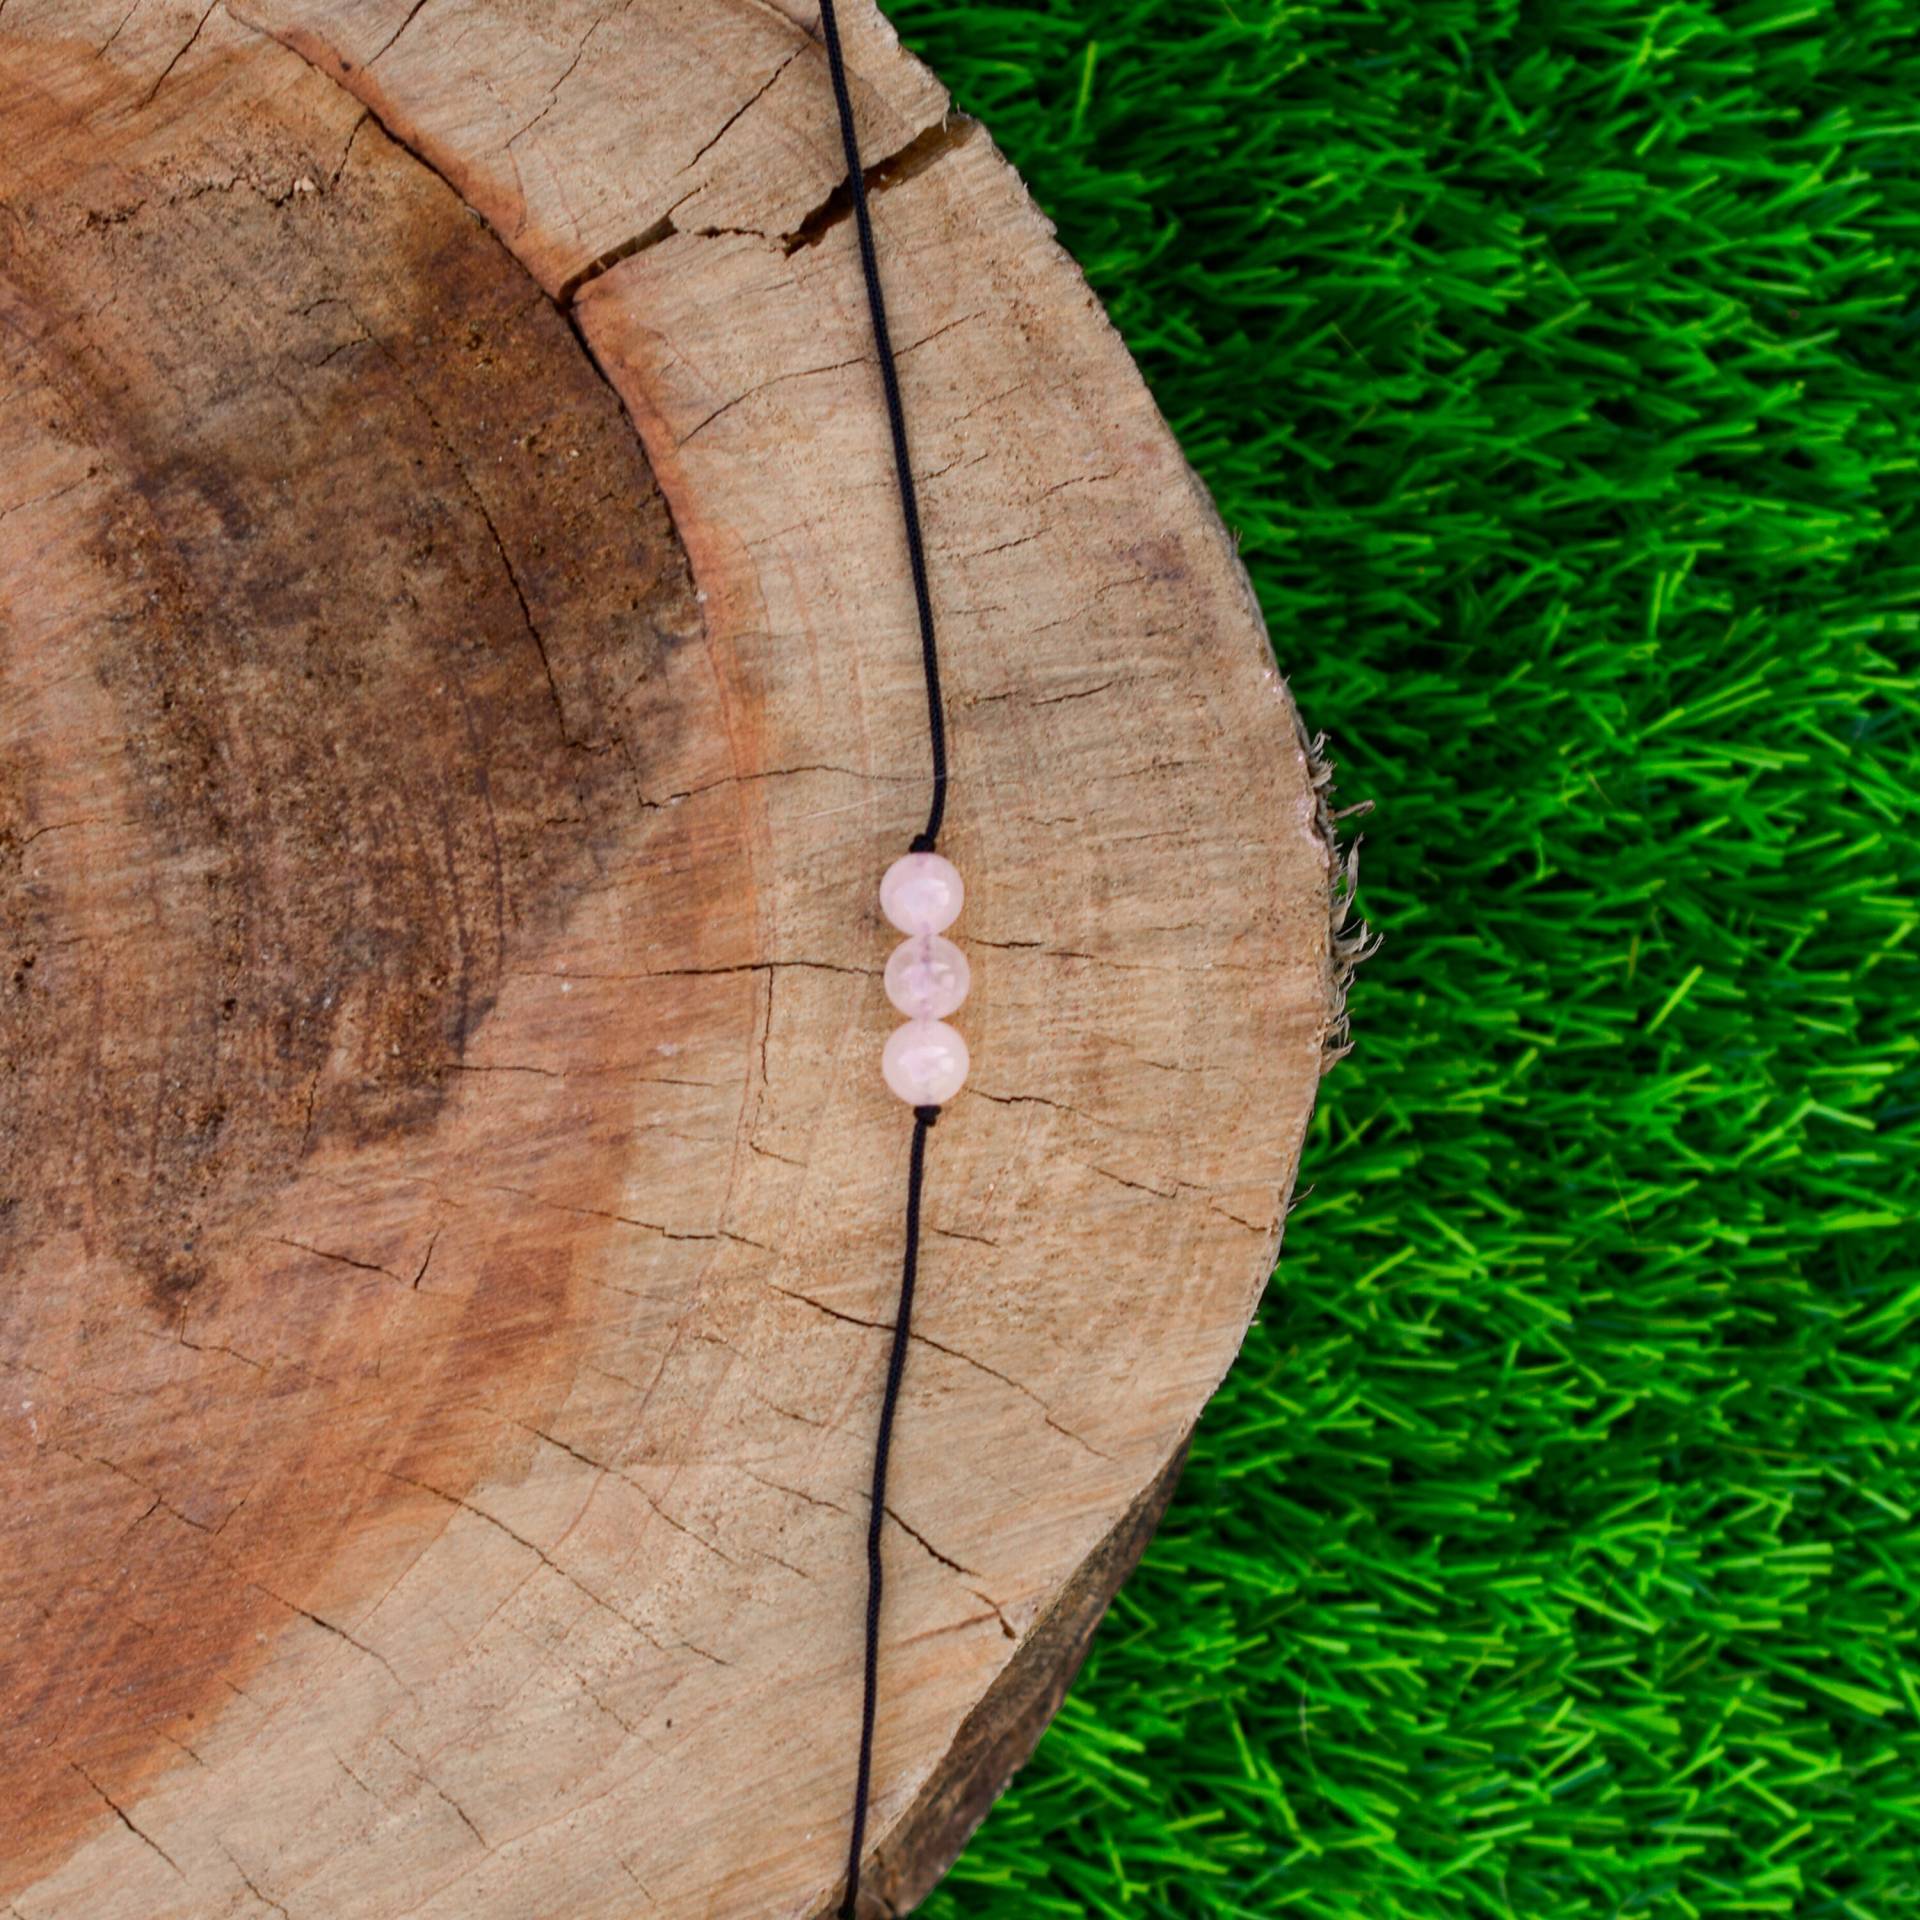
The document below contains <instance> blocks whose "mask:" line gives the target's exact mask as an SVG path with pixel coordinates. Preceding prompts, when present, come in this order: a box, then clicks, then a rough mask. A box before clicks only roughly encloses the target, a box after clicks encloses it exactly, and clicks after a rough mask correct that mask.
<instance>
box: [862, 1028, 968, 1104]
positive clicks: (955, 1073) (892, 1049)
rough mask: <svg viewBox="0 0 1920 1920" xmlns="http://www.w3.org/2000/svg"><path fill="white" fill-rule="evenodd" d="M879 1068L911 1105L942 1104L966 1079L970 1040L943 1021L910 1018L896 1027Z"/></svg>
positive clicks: (894, 1088) (890, 1084)
mask: <svg viewBox="0 0 1920 1920" xmlns="http://www.w3.org/2000/svg"><path fill="white" fill-rule="evenodd" d="M880 1071H881V1072H882V1073H884V1074H885V1075H886V1076H887V1085H888V1086H889V1087H891V1088H892V1089H893V1091H894V1092H895V1093H897V1094H898V1095H899V1096H900V1098H901V1099H902V1100H904V1101H905V1102H906V1103H907V1105H908V1106H910V1107H938V1106H942V1105H944V1104H945V1103H946V1102H947V1101H949V1100H951V1099H952V1098H953V1096H954V1095H955V1094H956V1093H958V1092H959V1091H960V1088H961V1086H962V1084H963V1083H964V1082H965V1080H966V1077H967V1043H966V1042H965V1041H964V1040H962V1039H961V1038H960V1036H959V1035H958V1034H957V1033H956V1032H954V1030H953V1029H952V1028H951V1027H950V1026H948V1025H947V1023H946V1022H945V1021H944V1020H909V1021H908V1022H907V1024H906V1025H905V1026H904V1027H896V1028H895V1029H894V1031H893V1037H892V1038H891V1039H890V1040H889V1041H888V1042H887V1044H886V1047H885V1050H884V1051H883V1052H882V1053H881V1055H880Z"/></svg>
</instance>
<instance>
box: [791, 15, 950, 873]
mask: <svg viewBox="0 0 1920 1920" xmlns="http://www.w3.org/2000/svg"><path fill="white" fill-rule="evenodd" d="M820 31H821V33H822V34H823V35H824V37H825V39H826V43H827V71H828V72H829V73H831V74H832V75H833V98H834V103H835V105H837V106H838V107H839V109H840V144H841V146H842V147H843V148H845V150H846V156H847V185H848V189H849V190H850V191H851V193H852V195H853V223H854V225H855V227H857V228H858V229H859V233H860V270H861V272H862V273H864V274H865V275H866V279H867V307H868V309H869V311H870V312H871V313H872V315H873V345H874V351H875V353H876V354H877V355H878V357H879V361H880V384H881V385H882V386H883V387H884V388H885V389H886V395H887V423H888V425H889V426H890V427H891V428H892V429H893V465H894V471H895V473H896V474H897V475H898V477H899V481H900V517H901V518H902V520H904V521H905V523H906V530H907V562H908V565H909V566H910V567H911V568H912V570H913V597H914V600H915V602H916V603H917V604H918V606H919V609H920V664H921V666H922V668H923V669H924V671H925V673H926V677H927V735H928V739H929V741H930V743H931V745H932V748H933V804H932V806H931V807H929V808H928V810H927V824H926V826H925V827H924V828H923V829H922V831H921V832H919V833H918V834H916V835H915V836H914V839H913V843H912V851H913V852H915V853H931V852H932V851H933V849H934V843H935V842H936V841H937V840H938V839H939V838H940V821H941V819H942V817H943V816H944V814H945V813H946V810H947V722H946V715H945V713H944V711H943V710H942V708H941V704H940V650H939V647H938V645H937V644H936V643H935V641H934V637H933V593H932V590H931V589H930V588H929V587H928V585H927V555H926V549H925V547H924V546H923V545H922V543H921V539H920V502H919V499H918V497H917V496H916V494H915V493H914V490H913V465H912V462H911V461H910V460H909V459H908V457H907V413H906V408H905V407H903V406H902V405H901V403H900V375H899V373H898V371H897V370H896V368H895V367H894V364H893V340H892V337H891V335H890V334H889V333H888V331H887V301H886V296H885V295H884V294H883V293H882V292H881V290H880V261H879V258H878V256H877V255H876V254H875V252H874V250H873V221H872V218H871V217H870V216H869V214H868V212H867V176H866V173H865V172H864V170H863V169H862V168H861V165H860V138H859V135H858V134H857V133H855V131H854V126H853V98H852V96H851V95H850V94H849V93H848V91H847V63H846V61H845V60H844V59H843V58H842V57H841V53H840V23H839V21H838V19H836V18H835V15H834V10H833V0H820Z"/></svg>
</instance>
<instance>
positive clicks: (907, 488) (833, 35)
mask: <svg viewBox="0 0 1920 1920" xmlns="http://www.w3.org/2000/svg"><path fill="white" fill-rule="evenodd" d="M820 31H821V35H822V37H823V38H824V39H825V41H826V43H827V71H828V72H829V73H830V74H831V75H832V76H833V98H834V104H835V105H836V106H837V107H838V108H839V110H840V144H841V146H842V148H843V149H844V150H845V152H846V159H847V191H848V192H849V193H850V194H851V195H852V198H853V222H854V226H855V228H856V230H857V231H858V233H859V236H860V270H861V272H862V273H863V274H864V275H865V276H866V282H867V310H868V312H869V313H870V314H871V315H872V316H873V347H874V355H875V357H876V358H877V359H878V361H879V363H880V384H881V386H882V388H883V389H884V390H885V392H886V396H887V424H888V426H889V428H890V429H891V430H892V434H893V467H894V474H895V477H896V478H897V479H898V481H899V483H900V517H901V520H902V522H903V523H904V525H905V528H906V535H907V563H908V565H909V567H910V568H911V569H912V573H913V598H914V603H915V605H916V606H917V607H918V609H919V613H920V664H921V668H922V670H923V671H924V673H925V675H926V681H927V736H928V741H929V744H930V745H931V747H932V750H933V802H932V805H931V806H930V807H929V808H928V809H927V824H926V826H925V827H924V828H923V829H922V830H921V831H920V832H919V833H917V834H915V835H914V837H913V840H912V842H911V844H910V851H912V852H914V853H931V852H932V851H933V850H934V846H935V843H936V842H937V841H938V839H939V837H940V822H941V819H942V817H943V816H944V815H945V813H946V810H947V725H946V715H945V712H944V710H943V709H942V706H941V703H940V650H939V647H938V645H937V643H936V642H935V639H934V631H933V591H932V589H931V588H930V587H929V586H928V585H927V555H926V547H925V545H924V543H923V542H922V540H921V538H920V503H919V499H918V497H917V496H916V495H915V493H914V489H913V462H912V460H911V459H910V457H909V455H908V451H907V410H906V408H905V406H904V405H903V404H902V403H901V399H900V374H899V370H898V368H896V367H895V365H894V361H893V340H892V336H891V335H890V334H889V332H888V330H887V301H886V295H885V294H884V293H883V292H882V290H881V286H880V261H879V256H878V255H877V254H876V253H875V251H874V245H873V220H872V217H871V215H870V214H869V212H868V209H867V176H866V170H865V169H864V168H863V167H862V166H861V164H860V138H859V135H858V133H857V132H856V131H855V130H854V124H853V97H852V95H851V94H850V93H849V92H848V90H847V63H846V60H845V58H844V57H843V56H842V54H841V51H840V22H839V19H838V18H837V16H836V15H835V12H834V4H833V0H820ZM939 1117H940V1109H939V1108H938V1107H915V1108H914V1110H913V1147H912V1151H911V1153H910V1155H909V1158H908V1162H907V1245H906V1256H905V1259H904V1261H903V1263H902V1265H901V1270H900V1304H899V1307H898V1309H897V1310H896V1312H895V1315H894V1322H893V1347H892V1350H891V1351H890V1352H889V1354H888V1356H887V1388H886V1393H885V1394H884V1396H883V1397H882V1399H881V1402H880V1430H879V1434H878V1436H877V1437H876V1439H875V1441H874V1448H873V1489H872V1497H871V1500H870V1502H869V1505H868V1508H867V1667H866V1684H865V1688H864V1690H863V1693H862V1697H861V1702H860V1764H859V1769H858V1772H857V1774H856V1776H855V1782H854V1790H853V1831H852V1834H851V1836H850V1837H849V1839H848V1842H847V1891H846V1897H845V1899H843V1900H842V1901H841V1903H840V1913H841V1916H842V1920H853V1916H854V1913H855V1910H856V1909H857V1908H858V1906H859V1904H860V1855H861V1853H862V1852H863V1851H864V1849H865V1847H866V1841H867V1796H868V1794H869V1792H870V1791H871V1789H872V1785H873V1719H874V1708H875V1703H876V1701H877V1699H878V1696H879V1682H880V1598H881V1585H882V1568H881V1554H880V1533H881V1527H882V1525H883V1523H884V1522H885V1520H886V1516H887V1456H888V1454H889V1453H890V1452H891V1451H892V1449H893V1416H894V1412H895V1409H896V1408H897V1407H898V1406H899V1403H900V1381H901V1378H902V1376H903V1375H904V1374H905V1372H906V1366H907V1331H908V1323H909V1322H910V1321H911V1319H912V1317H913V1283H914V1276H915V1273H916V1271H917V1270H918V1267H919V1264H920V1188H921V1184H922V1180H923V1178H924V1175H925V1172H926V1162H927V1133H928V1130H929V1129H930V1128H931V1127H932V1126H933V1123H934V1122H935V1121H936V1120H938V1119H939Z"/></svg>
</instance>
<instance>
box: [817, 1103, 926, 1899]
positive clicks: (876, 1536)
mask: <svg viewBox="0 0 1920 1920" xmlns="http://www.w3.org/2000/svg"><path fill="white" fill-rule="evenodd" d="M939 1118H940V1109H939V1108H938V1107H915V1108H914V1110H913V1148H912V1151H911V1153H910V1154H909V1156H908V1160H907V1250H906V1256H905V1258H904V1260H903V1261H902V1263H901V1268H900V1305H899V1307H898V1309H897V1310H896V1312H895V1315H894V1322H893V1347H892V1350H891V1351H890V1352H889V1353H888V1355H887V1390H886V1393H885V1394H884V1395H883V1396H882V1398H881V1401H880V1434H879V1438H878V1439H877V1440H876V1441H875V1442H874V1448H873V1490H872V1503H871V1505H870V1506H869V1507H868V1509H867V1681H866V1690H865V1693H864V1695H863V1697H862V1699H861V1703H860V1767H859V1772H858V1774H857V1775H856V1777H855V1782H854V1790H853V1833H852V1836H851V1838H850V1839H849V1840H848V1842H847V1897H846V1898H845V1899H844V1900H843V1901H841V1903H840V1915H841V1920H853V1917H854V1911H855V1909H856V1907H857V1906H858V1904H859V1900H860V1855H861V1853H862V1851H863V1850H864V1849H865V1846H866V1842H867V1792H868V1789H869V1788H870V1787H871V1785H872V1783H873V1710H874V1702H875V1699H876V1697H877V1696H878V1693H879V1678H880V1529H881V1526H882V1524H883V1522H884V1521H885V1520H886V1517H887V1455H888V1454H889V1453H890V1452H891V1451H892V1447H893V1414H894V1409H895V1407H897V1406H898V1405H899V1403H900V1381H901V1377H902V1376H903V1375H904V1374H905V1372H906V1370H907V1340H908V1337H909V1333H910V1329H911V1323H912V1320H913V1283H914V1278H915V1276H916V1274H917V1272H918V1269H919V1265H920V1186H921V1182H922V1179H923V1177H924V1175H925V1172H926V1164H927V1133H928V1131H929V1129H931V1127H932V1126H933V1123H934V1122H935V1121H936V1120H938V1119H939Z"/></svg>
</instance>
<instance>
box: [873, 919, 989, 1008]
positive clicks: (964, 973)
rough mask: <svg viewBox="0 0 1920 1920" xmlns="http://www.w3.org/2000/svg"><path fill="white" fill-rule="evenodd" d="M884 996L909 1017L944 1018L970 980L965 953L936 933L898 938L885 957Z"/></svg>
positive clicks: (970, 983) (960, 996)
mask: <svg viewBox="0 0 1920 1920" xmlns="http://www.w3.org/2000/svg"><path fill="white" fill-rule="evenodd" d="M886 981H887V998H888V999H889V1000H891V1001H892V1002H893V1004H894V1005H895V1006H896V1007H898V1008H899V1009H900V1011H901V1012H902V1013H904V1014H905V1015H906V1016H907V1018H908V1019H909V1020H944V1019H945V1018H946V1017H947V1015H948V1014H950V1013H952V1012H953V1011H954V1010H955V1008H957V1007H958V1006H959V1005H960V1003H961V1002H962V1001H963V1000H964V999H966V997H967V989H968V987H970V986H971V985H972V984H973V974H972V969H971V968H970V967H968V965H967V956H966V955H965V954H964V953H962V952H961V951H960V949H959V948H958V947H956V946H955V945H954V944H953V942H952V941H951V940H948V939H945V938H943V937H942V936H941V935H940V934H937V933H923V934H921V935H920V936H919V937H918V938H917V939H913V940H902V941H901V942H900V944H899V945H898V946H897V947H895V948H894V950H893V954H892V957H891V958H890V959H889V960H888V961H887V973H886Z"/></svg>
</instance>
